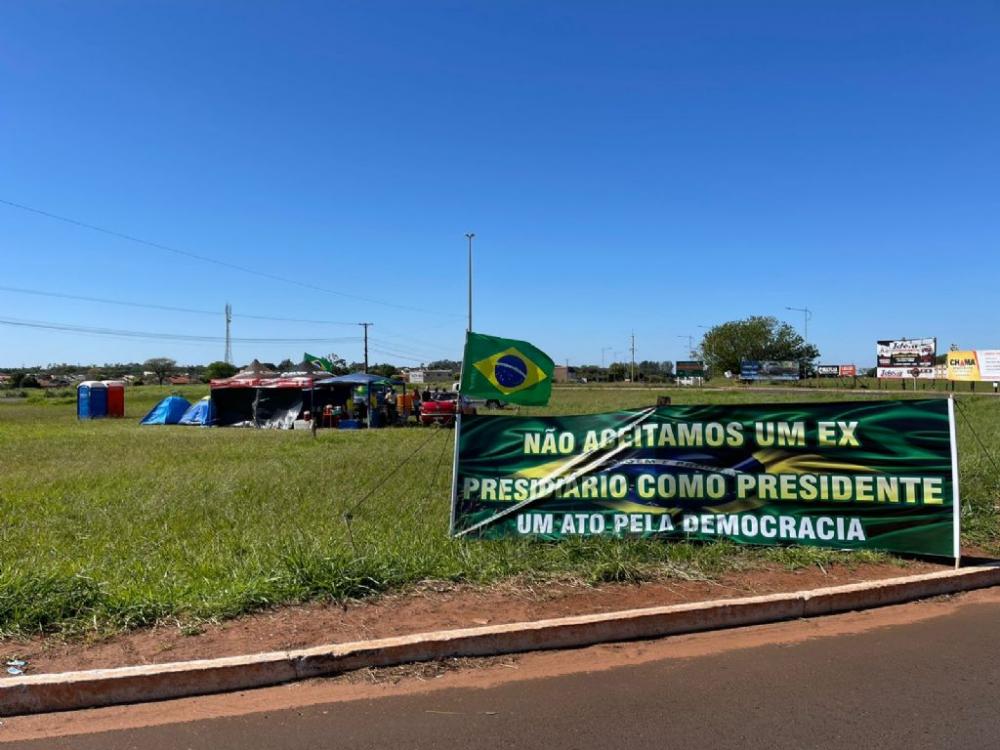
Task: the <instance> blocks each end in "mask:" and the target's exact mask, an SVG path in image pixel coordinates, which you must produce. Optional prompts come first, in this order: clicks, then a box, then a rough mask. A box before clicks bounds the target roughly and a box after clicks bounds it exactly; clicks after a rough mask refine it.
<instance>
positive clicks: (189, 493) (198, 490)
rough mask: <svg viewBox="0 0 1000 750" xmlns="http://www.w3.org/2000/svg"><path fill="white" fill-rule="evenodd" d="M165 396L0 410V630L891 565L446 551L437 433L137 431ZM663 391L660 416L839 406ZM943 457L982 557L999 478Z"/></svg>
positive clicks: (622, 549)
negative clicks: (769, 568)
mask: <svg viewBox="0 0 1000 750" xmlns="http://www.w3.org/2000/svg"><path fill="white" fill-rule="evenodd" d="M171 392H180V393H182V395H185V396H187V397H188V398H189V399H195V398H198V397H200V396H201V395H204V394H205V393H206V392H207V388H206V387H203V386H189V387H181V388H170V387H164V388H157V387H148V386H146V387H142V388H138V389H132V390H131V391H130V392H129V394H128V399H127V409H128V417H127V419H124V420H102V421H95V422H77V420H76V419H75V416H74V408H73V396H72V394H71V393H70V394H67V395H64V396H56V397H29V398H28V399H27V400H25V399H19V400H17V401H3V402H0V635H15V634H24V633H31V632H62V633H68V634H73V633H81V632H84V631H97V632H101V633H105V632H111V631H116V630H122V629H128V628H133V627H138V626H143V625H148V624H151V623H154V622H156V621H158V620H160V619H163V618H168V617H171V618H179V619H181V620H186V621H195V620H198V619H214V618H225V617H230V616H235V615H238V614H242V613H245V612H249V611H253V610H256V609H260V608H265V607H269V606H272V605H276V604H282V603H291V602H301V601H307V600H316V599H344V598H349V597H363V596H367V595H370V594H373V593H378V592H381V591H386V590H389V589H398V588H401V587H405V586H407V585H409V584H413V583H415V582H418V581H421V580H424V579H439V580H447V581H462V582H471V583H482V584H489V583H493V582H496V581H499V580H503V579H510V578H524V579H533V580H544V579H550V578H553V577H575V578H578V579H582V580H584V581H586V582H590V583H595V584H596V583H600V582H606V581H623V582H635V581H641V580H648V579H651V578H655V577H663V576H676V577H680V578H711V577H716V576H718V575H720V574H722V573H724V572H725V571H729V570H733V569H750V568H753V567H755V566H761V565H764V564H771V565H773V564H778V565H783V566H787V567H788V568H796V567H802V566H808V565H827V564H829V563H831V562H835V561H847V562H856V561H872V560H887V559H889V558H887V557H886V556H880V555H876V554H870V553H862V554H855V555H845V554H841V553H834V552H828V551H824V550H816V549H806V548H794V547H792V548H771V549H751V548H747V547H740V546H737V545H735V544H730V543H724V542H722V543H713V544H689V543H674V544H664V543H659V542H654V541H641V540H610V539H604V540H572V541H567V542H564V543H560V544H540V543H531V542H526V541H520V540H510V541H502V542H482V541H456V540H452V539H449V538H448V536H447V525H448V510H449V509H448V491H449V482H450V470H451V467H450V463H451V451H452V438H453V432H452V431H450V430H436V429H423V428H411V429H393V430H372V431H358V432H353V431H352V432H336V431H323V432H321V433H320V435H319V437H318V438H317V439H315V440H314V439H313V438H312V437H311V435H310V433H308V432H303V431H293V432H277V431H265V430H240V429H199V428H188V427H140V426H139V425H138V419H139V418H140V417H141V416H142V414H144V413H145V411H146V410H148V409H149V408H150V407H151V406H152V405H153V404H154V403H155V402H156V401H157V400H158V399H159V398H160V397H162V396H163V395H164V394H166V393H171ZM662 392H663V393H665V394H669V395H671V396H672V397H673V399H674V402H675V403H696V402H704V401H706V400H710V401H712V402H720V403H721V402H730V403H734V402H747V401H759V402H764V401H767V402H773V401H791V400H806V399H809V400H812V399H820V398H823V399H830V398H848V397H851V398H857V396H856V395H853V396H849V395H848V394H810V393H808V392H803V393H791V394H788V393H780V392H774V393H760V392H749V393H738V392H729V391H712V392H709V393H705V392H699V391H695V390H685V389H674V390H667V389H664V390H663V391H662ZM655 395H656V394H654V393H650V392H649V391H648V390H647V391H641V390H638V389H635V390H630V389H625V388H616V389H584V388H564V389H557V390H556V393H555V395H554V397H553V402H552V404H551V405H550V406H549V407H546V408H544V409H541V408H532V409H531V410H523V409H522V410H521V413H525V412H526V411H527V412H528V413H532V414H542V413H547V414H558V413H586V412H596V411H604V410H608V409H613V408H621V407H636V406H643V405H647V404H649V403H650V402H651V401H653V400H654V397H655ZM870 397H877V395H876V394H871V396H870ZM962 403H963V405H964V407H965V409H966V411H967V412H968V414H969V415H970V417H971V419H972V426H973V427H974V429H975V430H976V432H977V433H978V434H979V436H980V438H982V440H983V441H984V442H986V444H988V445H1000V399H993V398H977V397H963V398H962ZM959 444H960V449H961V476H962V494H963V497H964V500H965V510H964V512H963V534H964V538H965V540H966V541H967V542H970V543H974V544H977V545H980V546H982V547H984V548H986V549H988V550H991V551H996V552H1000V531H998V528H1000V524H998V515H997V504H998V502H1000V490H998V481H1000V476H998V473H997V471H996V469H995V468H994V466H993V464H992V463H991V462H990V460H989V458H988V457H987V455H986V454H985V453H984V452H983V451H982V450H981V448H980V447H979V446H978V445H977V444H976V443H975V441H974V440H973V437H972V433H971V431H970V430H969V426H968V424H966V422H965V420H963V419H962V418H961V417H960V418H959ZM418 448H419V449H420V451H419V453H417V454H416V457H415V458H413V459H412V460H410V461H409V462H407V463H405V464H403V465H402V466H401V467H400V468H399V469H398V473H397V474H396V475H395V476H394V477H393V478H392V479H391V480H390V481H388V482H386V483H385V484H384V485H382V486H381V487H379V488H378V489H377V490H376V491H375V492H374V493H373V494H372V495H371V497H370V498H368V499H367V500H366V501H365V502H364V503H363V504H361V505H360V506H357V507H353V506H355V504H356V503H357V502H358V501H359V500H360V499H361V498H363V497H364V496H365V495H366V493H367V492H368V491H369V490H370V489H371V488H372V487H373V486H375V484H376V483H377V482H378V481H379V479H380V478H382V477H383V476H384V475H385V474H386V473H387V472H389V471H391V470H393V469H394V468H396V467H399V466H400V464H401V463H402V462H403V461H404V459H406V458H407V457H408V456H410V455H411V454H413V452H414V451H416V450H417V449H418ZM349 510H352V512H353V520H352V523H351V528H350V529H349V528H348V525H347V523H346V522H345V520H344V513H345V512H347V511H349Z"/></svg>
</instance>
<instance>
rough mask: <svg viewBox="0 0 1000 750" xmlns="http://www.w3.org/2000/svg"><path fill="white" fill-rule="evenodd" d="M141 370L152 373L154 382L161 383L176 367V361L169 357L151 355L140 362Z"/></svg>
mask: <svg viewBox="0 0 1000 750" xmlns="http://www.w3.org/2000/svg"><path fill="white" fill-rule="evenodd" d="M142 367H143V370H145V371H148V372H151V373H153V374H154V375H155V376H156V382H157V383H159V384H160V385H163V381H164V380H166V379H167V377H168V376H169V375H170V373H172V372H173V371H174V369H176V367H177V363H176V362H175V361H174V360H172V359H170V358H169V357H153V358H152V359H147V360H146V361H145V362H143V363H142Z"/></svg>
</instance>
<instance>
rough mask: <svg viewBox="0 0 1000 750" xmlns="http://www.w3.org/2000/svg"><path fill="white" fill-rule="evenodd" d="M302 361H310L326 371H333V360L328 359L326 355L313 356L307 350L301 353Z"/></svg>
mask: <svg viewBox="0 0 1000 750" xmlns="http://www.w3.org/2000/svg"><path fill="white" fill-rule="evenodd" d="M302 361H303V362H310V363H312V364H314V365H318V366H319V367H322V368H323V370H325V371H326V372H333V362H331V361H330V360H328V359H327V358H326V357H315V356H313V355H312V354H310V353H309V352H305V353H303V355H302Z"/></svg>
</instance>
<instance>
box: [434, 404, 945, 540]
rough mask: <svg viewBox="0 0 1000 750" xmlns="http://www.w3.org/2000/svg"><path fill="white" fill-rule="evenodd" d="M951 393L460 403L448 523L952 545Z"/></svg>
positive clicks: (513, 529)
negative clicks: (641, 402) (633, 404)
mask: <svg viewBox="0 0 1000 750" xmlns="http://www.w3.org/2000/svg"><path fill="white" fill-rule="evenodd" d="M953 427H954V412H953V402H952V401H951V400H950V399H921V400H893V401H859V402H835V403H816V402H811V403H799V404H774V405H768V404H752V405H750V404H746V405H728V404H727V405H721V404H713V405H701V406H663V407H649V408H645V409H633V410H626V411H618V412H608V413H604V414H588V415H584V416H559V417H509V416H492V415H470V416H464V417H462V423H461V432H460V434H459V435H458V437H457V438H456V441H457V444H456V451H455V475H454V477H455V481H454V484H453V490H452V498H451V501H452V533H453V534H454V535H456V536H468V537H474V538H484V539H501V538H535V539H544V540H558V539H565V538H569V537H581V536H612V537H644V538H655V539H663V540H681V539H702V540H708V539H720V538H724V539H730V540H734V541H736V542H740V543H745V544H769V545H775V544H801V545H808V546H815V547H832V548H836V549H877V550H887V551H893V552H909V553H918V554H927V555H939V556H946V557H951V556H954V555H955V554H956V553H957V543H958V534H957V525H956V517H957V507H958V506H957V503H958V498H957V492H958V487H957V479H956V477H957V474H956V472H957V468H956V467H957V460H956V456H955V445H954V443H953V441H952V435H953V434H954V433H953Z"/></svg>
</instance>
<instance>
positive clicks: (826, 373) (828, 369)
mask: <svg viewBox="0 0 1000 750" xmlns="http://www.w3.org/2000/svg"><path fill="white" fill-rule="evenodd" d="M816 375H818V376H819V377H821V378H839V377H840V365H816Z"/></svg>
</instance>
